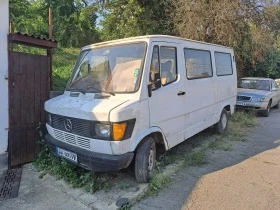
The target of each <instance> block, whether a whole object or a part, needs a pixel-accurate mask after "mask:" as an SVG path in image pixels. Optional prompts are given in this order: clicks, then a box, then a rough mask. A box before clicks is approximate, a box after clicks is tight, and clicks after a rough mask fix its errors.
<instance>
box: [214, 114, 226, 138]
mask: <svg viewBox="0 0 280 210" xmlns="http://www.w3.org/2000/svg"><path fill="white" fill-rule="evenodd" d="M227 127H228V115H227V111H226V110H225V109H223V111H222V113H221V116H220V120H219V122H217V124H215V130H216V133H218V134H223V133H224V132H225V131H226V130H227Z"/></svg>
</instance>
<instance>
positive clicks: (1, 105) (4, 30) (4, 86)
mask: <svg viewBox="0 0 280 210" xmlns="http://www.w3.org/2000/svg"><path fill="white" fill-rule="evenodd" d="M8 33H9V0H0V154H2V153H4V152H5V151H6V150H7V145H8V80H7V79H8V46H7V35H8Z"/></svg>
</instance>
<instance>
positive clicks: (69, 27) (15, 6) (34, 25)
mask: <svg viewBox="0 0 280 210" xmlns="http://www.w3.org/2000/svg"><path fill="white" fill-rule="evenodd" d="M49 6H51V7H52V9H53V37H54V38H55V39H56V40H58V42H59V44H60V45H61V46H67V47H70V46H71V47H81V46H84V45H87V44H91V43H94V42H96V41H99V34H98V32H97V30H96V28H95V25H96V18H97V15H96V12H97V6H96V4H94V2H91V1H87V0H60V1H56V0H23V1H20V0H13V1H10V19H11V21H12V22H13V25H14V30H15V31H20V32H22V33H28V34H33V35H40V36H44V37H48V8H49Z"/></svg>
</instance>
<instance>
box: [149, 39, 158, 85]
mask: <svg viewBox="0 0 280 210" xmlns="http://www.w3.org/2000/svg"><path fill="white" fill-rule="evenodd" d="M150 84H152V90H156V89H158V88H160V87H161V83H160V72H159V46H157V45H155V46H154V49H153V55H152V62H151V67H150Z"/></svg>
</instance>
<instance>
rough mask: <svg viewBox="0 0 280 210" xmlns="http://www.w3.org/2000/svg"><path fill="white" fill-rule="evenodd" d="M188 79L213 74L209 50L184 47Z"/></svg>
mask: <svg viewBox="0 0 280 210" xmlns="http://www.w3.org/2000/svg"><path fill="white" fill-rule="evenodd" d="M184 53H185V62H186V71H187V78H188V79H200V78H207V77H212V76H213V71H212V62H211V54H210V51H206V50H196V49H184Z"/></svg>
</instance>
